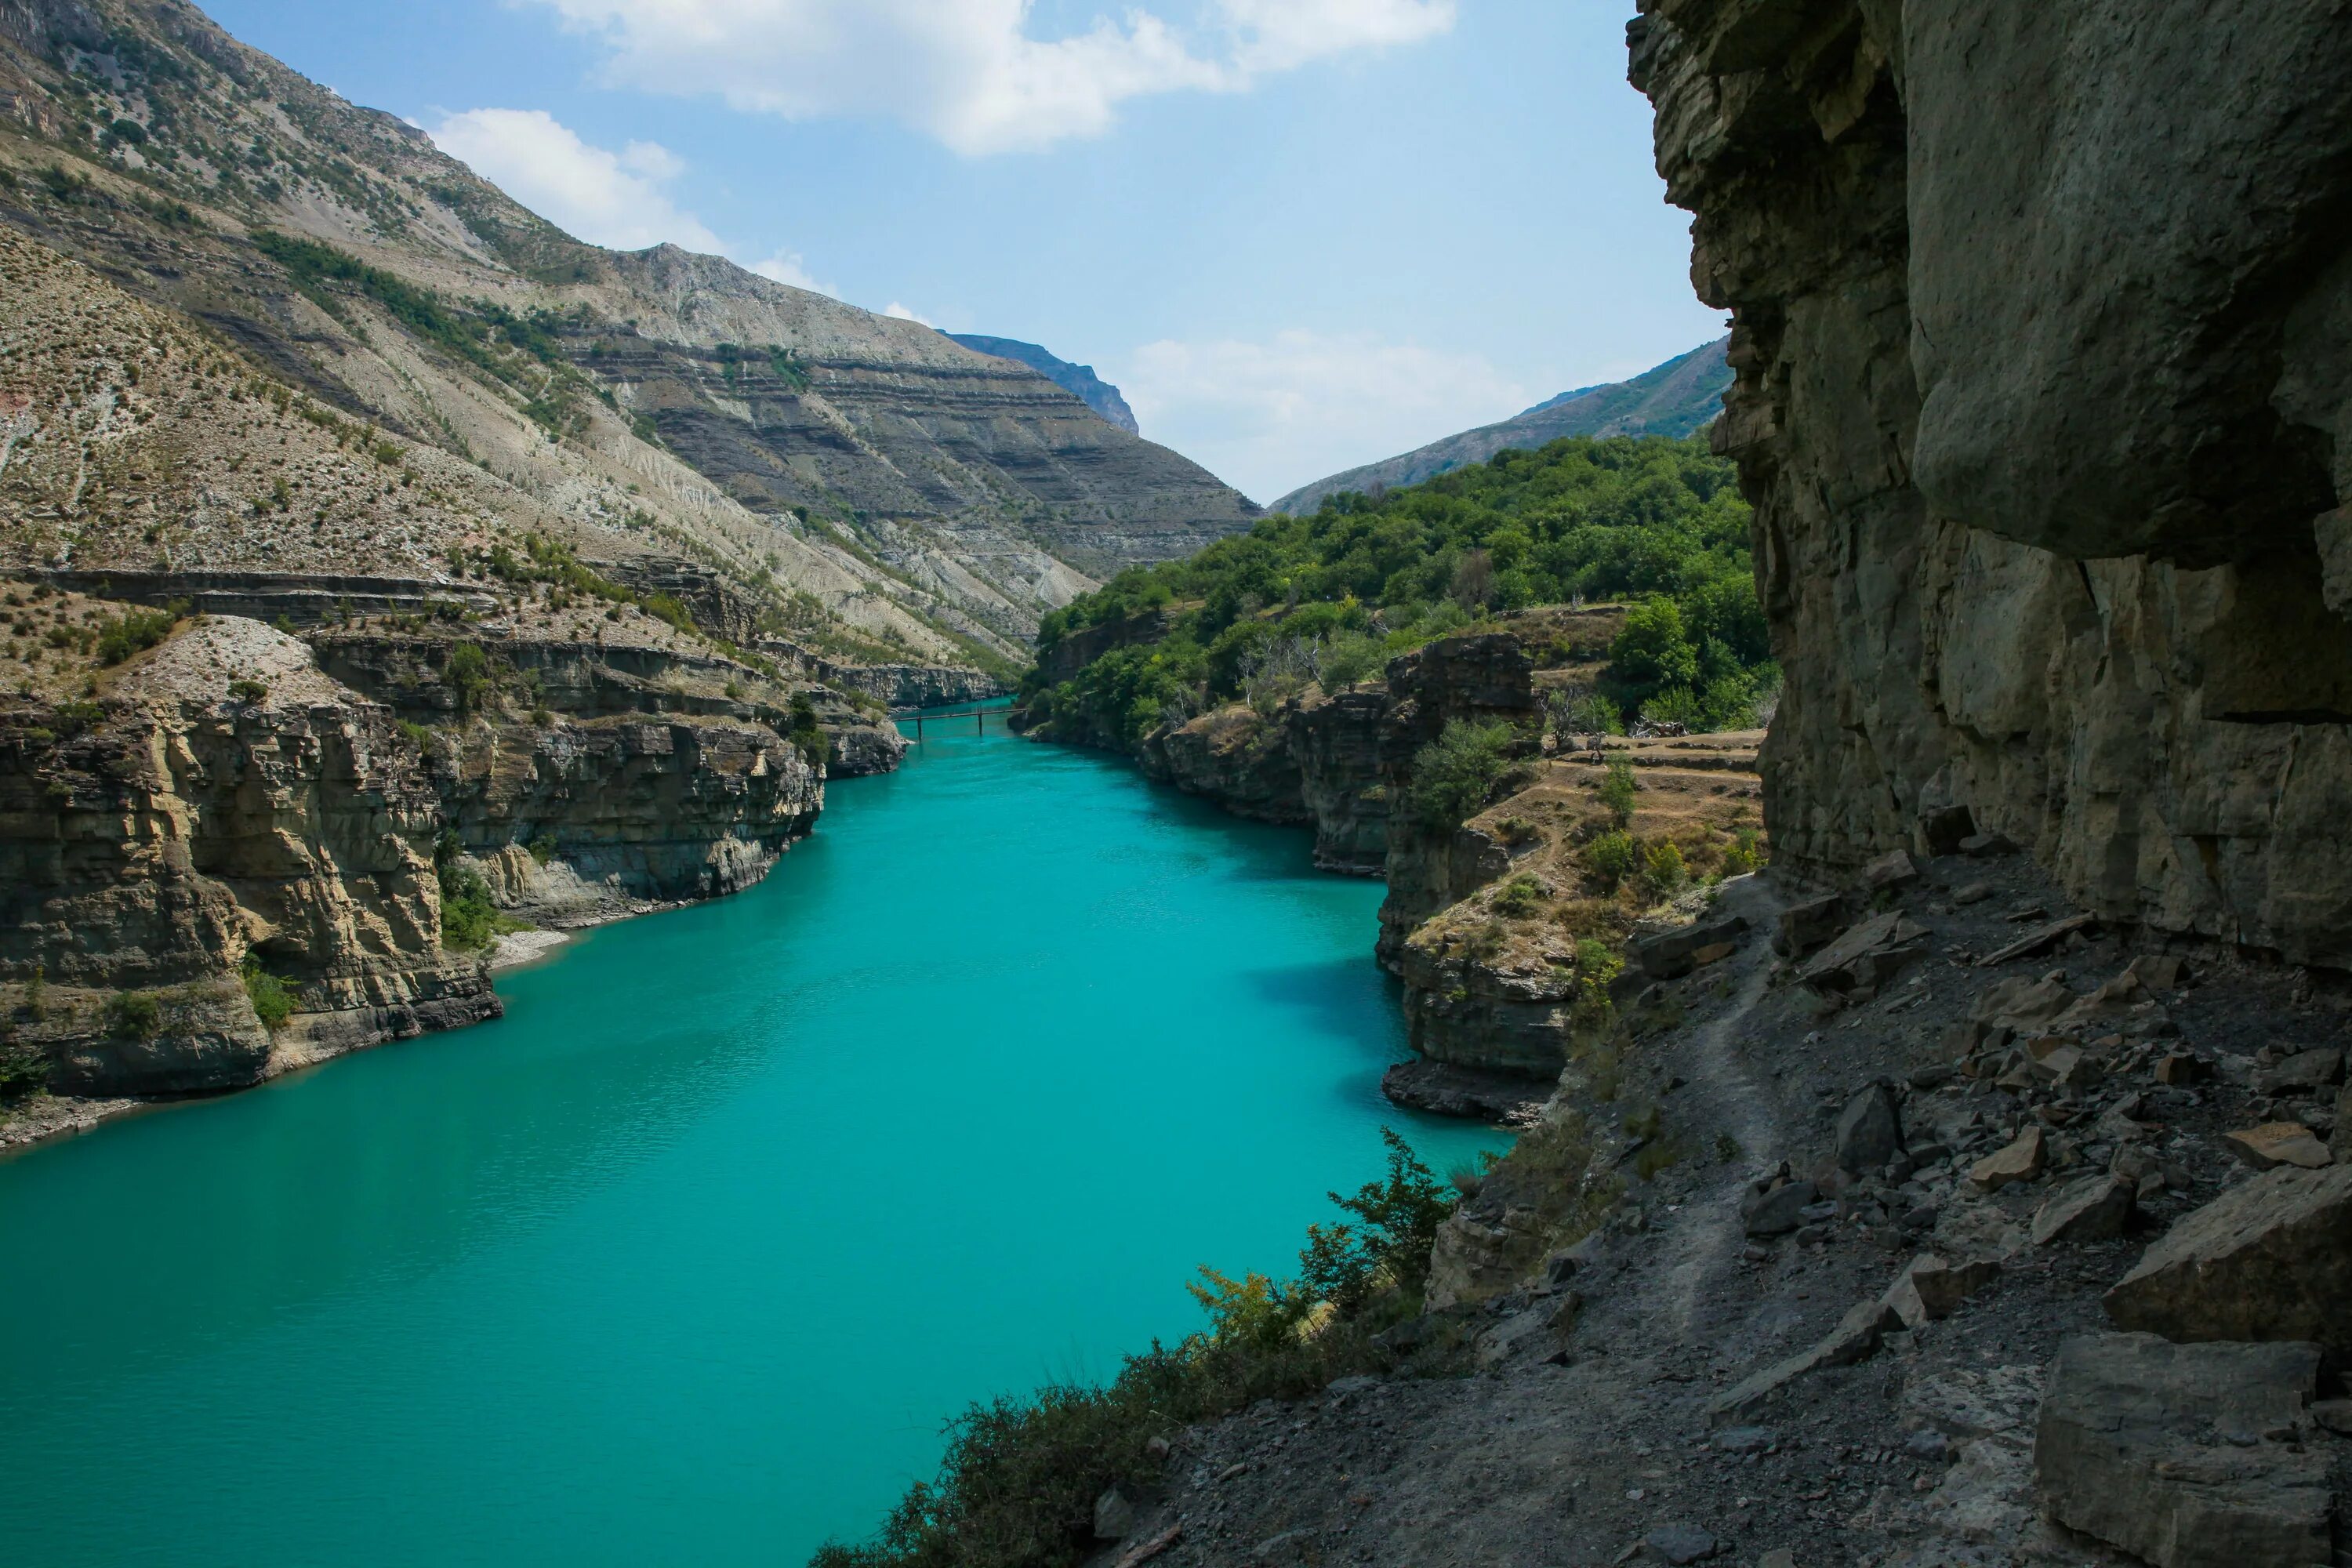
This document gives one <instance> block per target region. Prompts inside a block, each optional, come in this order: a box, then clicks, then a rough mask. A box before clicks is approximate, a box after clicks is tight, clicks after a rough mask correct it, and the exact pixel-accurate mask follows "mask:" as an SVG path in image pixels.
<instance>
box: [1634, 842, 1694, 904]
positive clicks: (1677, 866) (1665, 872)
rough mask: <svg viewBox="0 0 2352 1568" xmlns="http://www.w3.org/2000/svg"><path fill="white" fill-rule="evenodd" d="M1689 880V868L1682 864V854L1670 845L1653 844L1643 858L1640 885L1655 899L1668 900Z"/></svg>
mask: <svg viewBox="0 0 2352 1568" xmlns="http://www.w3.org/2000/svg"><path fill="white" fill-rule="evenodd" d="M1689 880H1690V870H1689V868H1687V867H1685V865H1684V864H1683V852H1682V851H1681V850H1680V849H1678V848H1676V847H1675V846H1674V845H1672V844H1653V845H1652V846H1650V849H1649V852H1648V853H1647V854H1646V855H1644V856H1643V861H1642V885H1643V887H1645V888H1647V889H1649V891H1650V896H1651V897H1653V898H1657V899H1670V898H1672V897H1674V895H1675V893H1677V892H1679V891H1681V890H1682V887H1683V884H1684V883H1685V882H1687V881H1689Z"/></svg>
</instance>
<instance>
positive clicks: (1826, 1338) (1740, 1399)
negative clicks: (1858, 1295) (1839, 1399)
mask: <svg viewBox="0 0 2352 1568" xmlns="http://www.w3.org/2000/svg"><path fill="white" fill-rule="evenodd" d="M1903 1327H1904V1322H1903V1318H1902V1315H1901V1314H1900V1313H1898V1312H1897V1311H1896V1310H1895V1308H1894V1307H1893V1306H1892V1305H1891V1304H1889V1303H1888V1302H1886V1301H1885V1300H1872V1301H1862V1302H1858V1303H1856V1304H1855V1305H1854V1306H1853V1308H1852V1309H1851V1310H1848V1311H1847V1313H1846V1315H1845V1316H1844V1317H1843V1318H1841V1319H1839V1320H1838V1324H1837V1327H1835V1328H1833V1329H1832V1330H1831V1331H1829V1332H1828V1333H1826V1334H1824V1335H1822V1337H1821V1339H1820V1340H1818V1341H1816V1342H1814V1343H1813V1344H1811V1345H1809V1346H1807V1347H1806V1348H1805V1349H1803V1350H1801V1351H1799V1352H1797V1353H1796V1354H1795V1355H1792V1356H1790V1357H1789V1358H1788V1359H1786V1360H1785V1361H1780V1362H1775V1363H1773V1364H1772V1365H1770V1366H1768V1367H1766V1368H1764V1369H1763V1370H1762V1371H1760V1372H1758V1373H1751V1374H1750V1375H1749V1376H1748V1377H1747V1378H1745V1379H1743V1380H1741V1381H1740V1382H1739V1383H1738V1384H1734V1385H1733V1386H1732V1387H1730V1388H1729V1389H1727V1390H1726V1391H1724V1392H1723V1393H1721V1394H1717V1395H1716V1396H1715V1399H1714V1400H1713V1401H1712V1402H1711V1403H1710V1404H1709V1405H1708V1406H1707V1412H1708V1415H1709V1416H1710V1417H1711V1418H1712V1419H1714V1420H1716V1421H1717V1422H1721V1421H1727V1420H1733V1419H1740V1418H1745V1417H1748V1416H1752V1415H1755V1414H1756V1413H1757V1412H1758V1411H1759V1410H1761V1409H1762V1408H1763V1407H1764V1405H1765V1404H1766V1402H1767V1401H1769V1399H1770V1398H1771V1397H1772V1395H1774V1394H1778V1393H1779V1392H1780V1390H1781V1389H1783V1388H1786V1387H1787V1386H1788V1385H1789V1384H1792V1383H1794V1382H1796V1381H1797V1380H1798V1379H1800V1378H1802V1377H1807V1376H1810V1375H1811V1374H1812V1373H1816V1372H1819V1371H1821V1370H1822V1368H1824V1367H1832V1366H1852V1365H1853V1364H1854V1363H1856V1362H1860V1361H1867V1360H1869V1359H1870V1358H1871V1357H1872V1356H1873V1355H1875V1354H1876V1353H1877V1352H1878V1347H1879V1344H1880V1342H1882V1341H1884V1340H1885V1337H1886V1336H1887V1335H1888V1334H1890V1333H1895V1332H1899V1331H1901V1330H1902V1329H1903Z"/></svg>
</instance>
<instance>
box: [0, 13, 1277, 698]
mask: <svg viewBox="0 0 2352 1568" xmlns="http://www.w3.org/2000/svg"><path fill="white" fill-rule="evenodd" d="M0 175H5V178H0V223H5V224H6V225H8V226H11V227H13V228H16V230H18V231H19V232H22V233H24V234H26V236H27V237H30V238H32V239H34V240H36V241H37V242H39V243H41V244H42V245H44V246H46V247H49V248H51V249H55V250H58V251H59V252H60V253H62V254H65V255H67V256H69V257H72V258H75V259H77V260H79V261H80V262H82V263H83V264H84V265H86V266H88V267H89V268H92V269H93V270H94V271H95V272H96V273H97V274H98V275H99V276H100V277H101V278H104V279H107V280H108V281H110V282H111V283H112V284H114V285H115V286H117V287H120V288H123V289H129V290H130V291H131V292H132V293H133V294H134V295H137V296H138V297H140V298H142V299H144V300H147V301H148V302H150V303H152V304H156V305H159V306H162V307H164V308H166V309H169V310H174V311H177V312H179V313H182V314H184V315H185V316H187V317H189V318H190V319H192V320H194V321H200V322H203V323H204V324H205V326H206V327H207V328H208V329H209V330H211V331H215V332H216V333H218V334H220V335H221V336H223V337H224V338H226V340H227V341H229V342H233V343H235V344H236V346H237V347H238V348H239V349H240V350H241V351H242V352H244V353H247V354H249V355H250V356H252V357H253V358H254V359H255V360H257V362H259V363H261V364H263V365H264V366H265V367H267V368H268V370H269V371H270V372H271V373H272V374H275V375H277V376H278V377H280V378H281V379H283V380H284V381H286V382H287V383H288V384H291V385H293V386H297V387H300V388H302V389H303V390H304V391H306V392H308V393H310V395H313V396H316V397H318V398H320V399H321V400H322V401H323V402H325V403H326V404H328V405H331V406H333V407H336V408H339V409H341V410H342V411H343V412H344V413H345V414H347V415H353V416H360V417H362V418H363V419H365V420H368V421H370V422H373V423H374V424H376V425H378V426H381V427H383V428H384V429H387V430H390V431H394V432H396V433H398V434H399V435H401V436H403V437H405V438H407V439H410V440H412V441H419V442H425V443H427V444H431V445H436V446H444V447H449V448H450V449H452V450H453V451H456V450H457V447H458V446H463V447H466V448H467V451H470V453H471V454H472V456H473V457H474V458H479V459H480V462H481V464H483V465H487V468H488V470H489V471H493V472H499V473H503V474H505V475H506V476H508V477H509V479H528V481H529V482H528V484H526V485H525V488H526V489H531V490H533V491H535V492H536V493H538V494H539V495H541V497H542V498H543V499H544V498H549V497H554V498H560V500H558V504H557V510H561V511H562V512H564V513H565V515H566V516H567V518H568V520H569V522H570V524H571V525H572V527H574V528H576V529H580V530H583V532H582V533H581V535H580V538H579V540H578V541H577V542H578V543H579V544H580V545H581V547H582V548H583V550H587V551H590V552H601V553H607V554H609V553H614V552H627V550H628V545H629V543H630V541H628V540H627V539H626V538H616V537H614V535H615V533H616V532H625V530H616V529H615V528H614V523H615V521H617V520H619V519H623V518H625V517H627V516H629V515H631V514H633V513H636V512H646V513H649V514H651V515H652V516H653V517H654V519H655V521H656V523H657V524H659V525H660V526H661V527H665V528H668V529H671V530H674V531H676V532H677V534H678V535H680V536H681V537H683V538H684V539H686V540H688V541H690V542H691V548H690V549H689V546H688V545H687V544H681V543H679V542H678V541H677V540H676V539H670V540H668V544H667V547H668V548H670V549H672V550H673V551H677V550H688V552H689V553H691V552H694V551H700V552H706V553H709V554H710V555H713V556H715V557H717V558H718V559H717V561H716V563H715V564H716V566H717V569H719V570H720V571H721V572H722V573H724V574H728V575H730V577H732V578H733V579H735V580H736V581H737V583H738V585H739V586H741V587H743V588H744V589H746V590H747V591H750V592H752V593H754V594H759V593H761V592H764V591H765V589H764V588H763V587H762V584H770V585H774V586H776V587H778V588H779V590H780V591H781V592H782V593H783V594H784V595H786V596H789V595H791V594H792V593H795V592H798V593H805V594H809V595H814V597H815V598H816V599H818V600H819V601H821V602H822V604H823V606H824V612H825V614H826V615H827V616H831V617H835V618H839V619H843V620H845V621H847V622H849V623H852V624H854V625H856V626H862V627H863V628H864V630H865V632H866V633H868V634H873V635H881V634H884V633H887V636H888V638H890V639H896V640H895V642H893V643H892V645H891V646H892V649H893V651H896V650H897V648H898V645H899V644H903V645H905V646H904V651H905V652H906V653H907V654H908V655H910V656H919V657H920V658H930V659H934V660H935V659H937V658H941V657H943V656H944V654H945V653H946V652H947V649H948V647H949V644H950V643H951V642H952V641H953V639H956V638H964V639H968V640H971V641H974V642H976V644H977V645H978V646H981V647H986V648H987V649H989V650H991V652H992V654H993V655H994V656H996V657H998V658H1006V659H1012V660H1017V659H1018V658H1020V657H1022V652H1023V647H1024V643H1025V640H1026V638H1027V637H1029V636H1030V635H1031V634H1032V633H1033V632H1034V628H1035V624H1036V620H1037V617H1038V616H1040V615H1042V614H1043V613H1044V612H1045V611H1046V610H1048V609H1051V608H1052V607H1054V606H1055V605H1058V604H1061V603H1064V602H1066V600H1067V599H1068V598H1069V597H1070V596H1071V595H1073V594H1075V593H1077V592H1082V591H1084V590H1085V589H1086V588H1087V586H1089V585H1090V584H1091V583H1092V582H1093V581H1095V580H1096V579H1097V578H1098V577H1100V576H1104V575H1108V574H1109V573H1111V572H1114V571H1116V570H1118V568H1119V567H1121V566H1123V565H1125V564H1127V563H1130V562H1133V561H1139V560H1158V559H1164V558H1167V557H1169V556H1172V555H1176V554H1181V553H1184V552H1187V551H1189V550H1191V549H1194V548H1197V547H1198V546H1199V545H1201V544H1203V543H1206V542H1209V541H1210V540H1212V539H1213V538H1216V537H1219V536H1220V535H1222V534H1223V533H1225V532H1230V531H1235V530H1237V529H1239V528H1242V527H1245V526H1246V525H1247V523H1248V521H1249V520H1250V519H1252V518H1254V517H1255V515H1256V509H1255V507H1253V506H1251V505H1250V503H1249V502H1248V501H1247V500H1246V499H1245V498H1243V497H1242V496H1240V495H1239V493H1238V492H1236V491H1234V490H1233V489H1231V488H1230V487H1227V486H1225V485H1223V484H1222V483H1221V482H1220V481H1218V480H1217V479H1215V478H1214V476H1213V475H1210V474H1209V473H1207V471H1206V470H1204V469H1202V468H1199V466H1198V465H1196V464H1192V463H1191V462H1190V461H1189V460H1187V459H1185V458H1181V456H1179V455H1177V454H1174V453H1172V452H1169V451H1168V450H1167V449H1165V448H1163V447H1156V446H1153V445H1151V444H1150V443H1146V442H1142V441H1139V440H1138V439H1135V438H1133V437H1129V436H1128V435H1127V434H1126V433H1125V432H1122V431H1119V430H1117V429H1115V428H1113V427H1110V426H1107V425H1106V423H1105V422H1104V421H1103V420H1102V419H1101V418H1100V417H1098V416H1097V415H1096V414H1095V413H1094V412H1093V411H1092V410H1090V409H1088V408H1087V406H1086V405H1085V404H1083V403H1082V402H1080V401H1079V400H1078V399H1077V398H1076V397H1075V396H1074V395H1071V394H1069V393H1067V392H1066V391H1064V390H1063V389H1061V388H1060V387H1058V386H1056V385H1055V384H1053V383H1052V382H1051V381H1049V380H1047V379H1045V377H1043V376H1041V375H1038V374H1035V373H1034V372H1032V371H1030V370H1028V369H1026V368H1024V367H1021V366H1018V365H1016V364H1014V363H1010V362H1007V361H1006V360H1004V359H1002V358H999V357H993V356H988V355H982V354H980V353H974V352H973V351H971V350H968V349H965V348H963V347H962V346H961V345H959V344H955V343H953V342H950V341H949V340H948V339H947V338H945V337H944V336H942V335H940V334H938V333H935V332H932V331H929V329H927V328H924V327H922V326H920V325H919V324H918V323H915V322H910V321H897V320H894V319H891V318H888V317H885V316H877V315H874V314H872V313H870V312H866V311H864V310H857V309H856V308H855V307H852V306H848V305H845V304H843V303H841V302H839V301H836V300H831V299H829V298H827V297H825V296H823V295H820V294H815V293H812V292H810V291H807V290H804V289H794V288H793V287H791V286H789V285H785V284H781V283H776V282H773V281H771V280H769V279H761V278H758V277H756V276H755V275H753V274H751V273H749V272H747V271H745V270H743V269H742V268H738V267H736V266H735V265H734V264H733V263H731V262H728V261H725V260H723V259H722V258H698V257H693V256H691V255H689V253H688V252H685V251H683V250H679V249H677V248H676V247H667V246H665V247H653V248H652V249H649V250H646V251H640V252H618V251H608V250H604V249H601V248H599V247H594V246H591V245H588V244H586V243H584V242H583V241H580V240H578V239H576V238H574V237H572V236H570V235H568V234H565V233H564V232H563V231H562V230H561V229H559V228H557V227H556V226H554V225H552V224H550V223H548V222H547V221H546V220H544V219H543V218H541V217H539V216H537V215H536V214H533V213H530V211H529V210H528V209H526V208H523V207H521V206H520V205H518V204H516V203H515V202H513V201H512V200H510V199H509V197H507V196H506V195H504V194H503V193H502V192H500V191H499V190H498V189H497V187H495V186H493V185H491V184H488V182H486V181H483V180H481V179H480V178H479V177H478V176H477V175H475V174H473V173H472V171H470V170H469V169H467V167H466V166H465V165H464V164H462V163H457V161H455V160H453V159H450V158H448V157H446V155H444V154H443V153H440V152H439V151H438V150H437V149H436V148H435V147H434V146H433V145H432V143H431V141H430V139H429V138H428V137H426V136H425V133H424V132H421V131H418V130H417V129H416V128H415V127H413V126H410V125H408V124H406V123H405V122H404V121H399V120H397V119H395V118H394V117H393V116H391V115H389V114H386V113H383V112H382V111H380V110H370V109H364V108H361V107H359V106H355V105H352V104H350V103H348V102H346V101H345V100H342V99H341V98H340V97H339V96H337V95H335V94H333V93H332V92H331V91H329V90H328V89H323V88H321V87H320V86H318V85H317V84H316V83H313V82H310V81H309V80H308V79H304V78H302V77H300V76H299V73H297V72H294V71H292V70H291V69H289V68H287V67H285V66H283V65H282V64H280V63H279V62H278V61H276V60H274V59H272V58H269V57H268V56H267V55H264V54H262V53H261V52H259V51H257V50H254V49H251V48H250V47H247V46H245V45H243V44H241V43H239V42H237V41H236V39H234V38H233V37H230V36H229V35H227V34H226V32H224V31H222V30H221V29H220V28H219V27H218V26H215V24H214V23H213V22H212V21H211V20H210V19H209V18H207V17H205V16H204V14H203V13H202V12H200V11H198V10H197V9H195V8H194V6H192V5H186V4H184V3H183V0H88V3H82V0H6V3H5V4H0ZM269 235H283V236H288V237H292V238H293V239H295V240H299V241H307V242H310V243H311V244H314V245H318V246H322V247H327V248H328V249H330V250H331V251H333V252H336V253H339V255H340V257H341V258H342V259H340V260H338V259H321V258H317V257H315V256H310V253H306V252H301V251H299V250H289V249H287V248H286V247H279V248H278V251H276V252H273V251H271V250H270V249H269V248H268V245H267V243H266V240H265V237H267V236H269ZM289 256H293V257H296V258H298V259H299V258H303V257H306V256H309V258H310V263H311V264H312V266H311V270H312V272H313V273H316V274H318V275H316V276H308V277H304V276H296V275H295V270H289V264H288V261H287V259H286V258H287V257H289ZM296 270H299V268H297V269H296ZM371 272H372V273H373V274H381V275H382V277H383V279H389V280H390V282H389V283H388V284H383V283H381V282H379V283H371V282H370V281H368V276H369V274H370V273H371ZM387 289H389V290H390V292H391V293H396V294H399V295H400V296H401V299H400V300H398V301H396V302H394V304H392V305H387V302H386V300H387V298H388V295H387ZM404 310H405V311H407V312H408V314H407V315H406V316H404V314H403V312H404ZM419 310H422V311H424V312H425V316H426V317H430V318H432V319H433V321H438V322H439V323H440V325H439V326H437V327H436V326H434V325H432V322H431V321H427V322H426V324H425V326H422V327H420V325H419V320H423V318H419V319H417V320H411V319H409V317H412V316H415V315H416V312H417V311H419ZM501 322H505V323H507V324H505V325H502V324H500V323H501ZM523 322H533V323H537V326H538V329H539V330H538V331H535V332H528V333H526V334H525V335H527V336H531V337H532V338H533V342H534V343H535V347H534V349H533V350H532V351H531V353H528V354H525V355H523V356H521V357H522V358H523V359H529V360H532V361H533V362H534V363H531V364H529V365H525V364H523V363H521V362H520V360H518V361H517V363H515V364H513V365H509V366H508V372H509V373H510V374H485V364H486V363H487V362H486V360H485V355H484V353H482V352H480V351H481V350H482V348H483V342H488V343H489V345H490V347H491V349H492V350H493V351H495V352H494V353H491V354H490V356H489V357H491V358H496V359H499V360H500V361H502V362H503V361H505V360H508V359H513V358H515V356H513V355H511V354H509V353H508V352H507V350H508V349H509V347H510V346H511V345H510V344H509V342H508V340H509V339H512V338H513V337H514V336H515V333H514V331H511V330H509V328H510V327H514V326H519V325H520V323H523ZM453 324H454V327H455V329H456V330H457V331H459V332H460V334H461V335H470V336H471V337H472V338H475V339H480V340H481V341H478V342H457V341H456V340H454V339H452V340H448V341H443V340H442V339H436V337H435V335H434V334H435V332H436V331H443V330H444V329H446V328H450V327H451V326H452V325H453ZM444 337H446V331H445V332H444ZM494 405H503V407H499V406H494ZM453 443H454V444H455V445H453ZM458 455H459V456H460V457H461V458H466V457H467V453H466V452H459V453H458ZM632 485H634V486H635V489H634V490H632V489H631V488H630V487H631V486H632ZM646 532H647V531H646V530H644V529H642V528H641V529H639V530H638V531H637V538H636V540H635V543H636V544H637V545H639V546H640V547H642V545H643V543H644V542H645V539H646ZM715 535H723V536H724V537H723V538H722V537H717V536H715ZM656 537H661V538H667V535H660V534H658V533H657V532H656ZM770 557H773V559H772V560H771V559H770ZM142 564H143V563H142ZM250 564H253V565H256V566H261V565H265V564H266V563H265V562H262V561H258V560H257V561H255V562H252V563H250ZM763 571H764V572H765V573H766V574H767V575H766V577H765V578H762V577H761V574H762V572H763ZM927 628H928V629H927Z"/></svg>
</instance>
